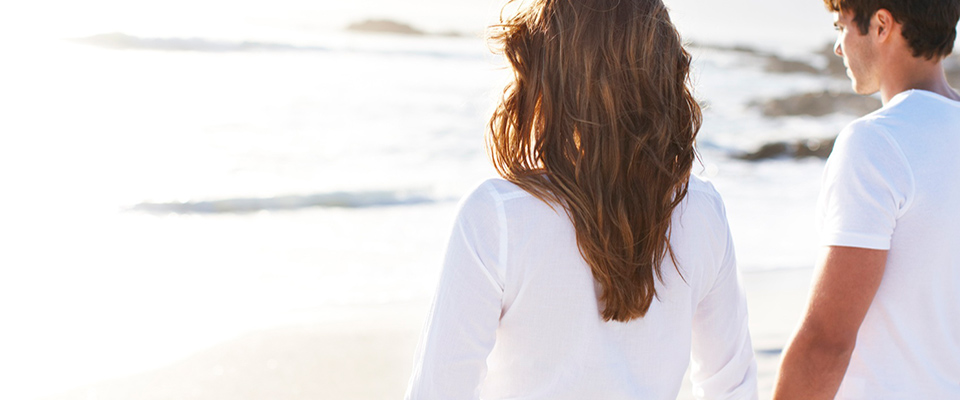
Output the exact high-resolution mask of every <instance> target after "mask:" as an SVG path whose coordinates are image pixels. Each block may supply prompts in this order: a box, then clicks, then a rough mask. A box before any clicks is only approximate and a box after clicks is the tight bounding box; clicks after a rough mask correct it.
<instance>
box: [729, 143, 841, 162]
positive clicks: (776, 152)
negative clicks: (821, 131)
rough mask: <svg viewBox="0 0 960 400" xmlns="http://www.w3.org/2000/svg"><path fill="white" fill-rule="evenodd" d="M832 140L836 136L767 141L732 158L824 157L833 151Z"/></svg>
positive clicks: (749, 159)
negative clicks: (753, 149) (750, 150)
mask: <svg viewBox="0 0 960 400" xmlns="http://www.w3.org/2000/svg"><path fill="white" fill-rule="evenodd" d="M834 141H836V138H832V139H809V140H798V141H795V142H774V143H768V144H765V145H763V146H761V147H760V148H759V149H757V150H756V151H753V152H749V153H741V154H735V155H734V156H733V158H736V159H739V160H746V161H761V160H769V159H772V158H793V159H800V158H807V157H816V158H820V159H824V158H827V157H828V156H830V152H831V151H833V143H834Z"/></svg>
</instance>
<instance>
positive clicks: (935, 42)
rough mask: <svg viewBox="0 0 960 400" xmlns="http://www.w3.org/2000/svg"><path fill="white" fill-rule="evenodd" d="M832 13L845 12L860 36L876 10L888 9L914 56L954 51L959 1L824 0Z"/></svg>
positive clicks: (938, 55)
mask: <svg viewBox="0 0 960 400" xmlns="http://www.w3.org/2000/svg"><path fill="white" fill-rule="evenodd" d="M823 2H824V4H825V5H826V6H827V9H829V10H830V11H832V12H835V13H840V14H844V13H848V14H849V15H850V16H851V17H852V20H853V22H854V23H856V25H857V27H858V28H859V31H860V34H861V35H866V34H867V33H868V32H869V31H870V24H871V21H872V19H873V17H874V16H875V14H876V13H877V11H879V10H887V11H888V12H889V13H890V14H891V15H892V16H893V18H894V20H895V21H896V22H897V23H898V24H900V25H901V33H902V35H903V38H904V39H906V41H907V43H908V44H909V45H910V49H911V50H912V51H913V56H914V57H924V58H926V59H928V60H930V59H941V58H943V57H946V56H948V55H950V53H951V52H952V51H953V42H954V41H955V40H956V38H957V20H958V19H960V0H823Z"/></svg>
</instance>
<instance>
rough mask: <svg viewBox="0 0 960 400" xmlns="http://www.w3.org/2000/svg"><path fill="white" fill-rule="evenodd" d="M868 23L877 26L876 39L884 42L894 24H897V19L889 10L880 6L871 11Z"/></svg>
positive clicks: (891, 32)
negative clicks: (875, 10)
mask: <svg viewBox="0 0 960 400" xmlns="http://www.w3.org/2000/svg"><path fill="white" fill-rule="evenodd" d="M870 24H871V25H876V26H877V40H879V41H881V42H884V41H886V40H887V39H889V38H890V35H892V34H893V31H894V25H896V24H897V20H895V19H894V18H893V14H891V13H890V11H889V10H887V9H885V8H881V9H879V10H877V12H875V13H873V18H872V20H871V21H870ZM871 28H872V26H871Z"/></svg>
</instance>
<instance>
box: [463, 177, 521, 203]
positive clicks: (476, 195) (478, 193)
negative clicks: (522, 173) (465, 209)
mask: <svg viewBox="0 0 960 400" xmlns="http://www.w3.org/2000/svg"><path fill="white" fill-rule="evenodd" d="M527 197H533V195H531V194H530V193H528V192H527V191H525V190H523V189H522V188H520V186H517V185H516V184H515V183H513V182H510V181H508V180H506V179H502V178H489V179H486V180H483V181H481V182H479V183H477V184H475V185H474V186H473V188H472V189H470V190H469V191H467V194H466V195H465V196H464V197H463V200H462V201H461V203H462V204H467V203H472V202H477V201H480V202H489V201H494V202H505V201H507V200H512V199H519V198H527Z"/></svg>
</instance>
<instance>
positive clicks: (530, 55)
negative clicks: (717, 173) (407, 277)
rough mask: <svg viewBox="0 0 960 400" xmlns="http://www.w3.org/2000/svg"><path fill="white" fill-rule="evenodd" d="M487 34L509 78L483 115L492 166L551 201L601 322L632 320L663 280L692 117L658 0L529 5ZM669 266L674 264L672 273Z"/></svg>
mask: <svg viewBox="0 0 960 400" xmlns="http://www.w3.org/2000/svg"><path fill="white" fill-rule="evenodd" d="M528 3H529V4H524V5H523V6H522V7H521V9H520V10H519V11H518V12H517V13H516V15H514V16H512V17H510V18H506V19H504V18H501V20H502V21H501V24H500V25H497V26H495V27H494V33H493V36H492V39H493V41H494V43H495V44H496V45H497V48H498V50H499V51H500V52H502V53H503V54H504V55H505V56H506V58H507V60H508V61H509V62H510V65H511V66H512V68H513V71H514V80H513V82H512V83H510V84H509V85H508V86H507V88H506V89H505V90H504V94H503V98H502V100H501V102H500V104H499V106H498V107H497V110H496V111H495V113H494V114H493V117H492V118H491V120H490V131H489V135H488V137H487V146H488V149H489V151H490V154H491V158H492V159H493V163H494V166H495V167H496V168H497V171H498V172H499V173H500V175H501V176H503V177H504V179H507V180H509V181H511V182H513V183H515V184H517V185H519V186H520V187H522V188H523V189H525V190H526V191H528V192H530V193H533V194H534V195H536V196H537V197H538V198H540V199H542V200H544V201H546V202H548V203H551V204H556V205H560V206H562V207H563V208H564V209H565V210H566V212H567V214H568V215H569V217H570V219H571V221H572V222H573V225H574V228H575V230H576V236H577V244H578V246H579V248H580V253H581V254H582V255H583V258H584V260H585V261H586V262H587V264H588V265H589V266H590V268H591V270H592V272H593V277H594V278H595V279H596V281H597V282H599V284H600V286H601V288H602V293H601V295H600V302H601V306H602V311H601V314H602V316H603V318H604V320H607V321H609V320H615V321H630V320H633V319H636V318H640V317H643V316H644V315H645V314H646V312H647V310H648V309H649V308H650V304H651V302H652V301H653V299H654V298H655V297H656V295H657V290H656V287H655V286H656V281H658V280H659V281H661V282H662V281H663V276H662V274H661V265H662V264H663V260H664V258H665V257H666V255H667V254H668V253H669V255H670V257H671V259H672V260H673V261H674V265H676V258H675V257H674V254H673V251H672V249H671V247H670V221H671V215H672V213H673V210H674V208H676V207H677V205H678V204H679V203H680V202H681V200H683V198H684V197H685V196H686V194H687V182H688V179H689V176H690V169H691V168H692V165H693V161H694V158H695V157H696V153H695V150H694V139H695V137H696V135H697V132H698V131H699V129H700V124H701V113H700V106H699V105H698V104H697V102H696V100H695V99H694V97H693V95H692V94H691V91H690V86H689V83H690V80H689V69H690V54H689V53H688V52H687V51H686V50H685V49H684V48H683V46H682V43H681V39H680V36H679V34H678V33H677V31H676V29H675V28H674V26H673V24H672V22H671V21H670V17H669V15H668V14H667V9H666V7H665V6H664V4H663V3H662V1H661V0H529V1H528ZM678 268H679V267H678Z"/></svg>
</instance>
